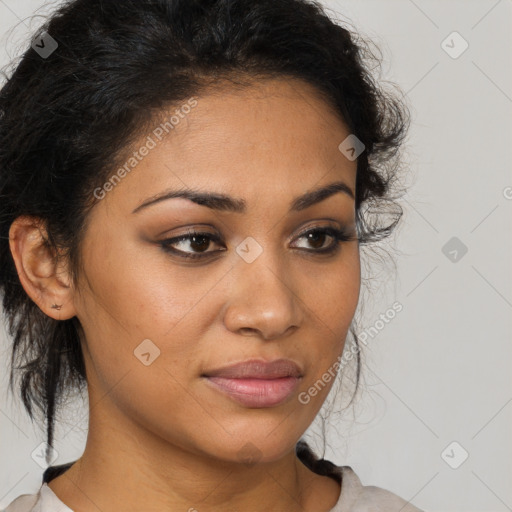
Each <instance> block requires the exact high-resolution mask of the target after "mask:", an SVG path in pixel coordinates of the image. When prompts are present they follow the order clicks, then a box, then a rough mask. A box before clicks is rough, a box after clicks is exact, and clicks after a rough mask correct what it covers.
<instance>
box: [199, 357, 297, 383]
mask: <svg viewBox="0 0 512 512" xmlns="http://www.w3.org/2000/svg"><path fill="white" fill-rule="evenodd" d="M203 376H206V377H224V378H231V379H278V378H280V377H302V371H301V369H300V368H299V366H298V365H297V364H296V363H294V362H293V361H292V360H290V359H275V360H274V361H265V360H263V359H249V360H247V361H242V362H241V363H236V364H232V365H229V366H224V367H222V368H217V369H215V370H209V371H206V372H204V373H203Z"/></svg>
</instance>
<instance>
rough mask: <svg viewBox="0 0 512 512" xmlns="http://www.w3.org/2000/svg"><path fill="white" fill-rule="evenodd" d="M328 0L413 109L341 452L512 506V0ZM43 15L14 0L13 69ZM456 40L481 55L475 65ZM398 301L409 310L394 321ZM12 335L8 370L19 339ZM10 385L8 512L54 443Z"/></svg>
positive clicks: (402, 478) (427, 485)
mask: <svg viewBox="0 0 512 512" xmlns="http://www.w3.org/2000/svg"><path fill="white" fill-rule="evenodd" d="M57 3H58V2H57ZM324 4H325V5H326V6H328V7H329V8H331V9H333V10H334V11H336V12H337V13H339V17H340V19H347V18H348V20H350V22H351V23H352V24H353V25H354V26H355V27H356V28H357V30H358V31H359V32H360V33H361V34H362V35H363V36H368V37H370V38H372V39H373V40H374V41H375V42H376V43H377V45H379V46H380V48H381V49H382V51H383V57H384V63H383V68H382V69H383V77H384V78H385V79H387V80H392V81H394V82H396V83H397V84H398V85H399V86H400V87H401V88H402V90H403V91H404V93H406V95H407V98H408V100H407V101H408V103H409V105H410V107H411V109H412V115H413V123H412V127H411V131H410V136H409V138H408V143H407V153H406V155H405V157H406V163H407V177H406V180H407V182H408V184H409V190H408V192H407V194H406V195H405V196H404V198H403V200H402V205H403V207H404V210H405V215H404V218H403V223H402V226H401V228H400V229H399V230H398V231H397V233H396V235H395V238H394V239H393V240H392V242H391V243H390V242H388V243H386V244H384V245H385V247H384V248H385V249H387V250H388V251H389V253H390V254H391V257H392V258H393V259H394V261H395V262H396V271H395V269H394V267H393V265H392V263H391V262H389V265H388V266H387V267H386V266H385V267H384V268H383V269H382V271H381V272H380V274H379V276H378V279H379V284H378V286H377V285H376V284H374V289H373V291H372V292H370V293H369V294H367V295H365V296H364V297H365V306H364V317H363V318H364V321H363V322H362V324H361V327H363V328H369V327H371V326H373V327H375V328H376V329H377V331H378V334H377V335H374V336H373V337H370V338H369V343H368V346H367V347H366V348H365V360H366V366H365V368H364V370H363V372H364V378H363V381H362V386H363V393H362V395H361V396H360V398H359V399H358V401H357V403H356V405H355V407H353V408H352V409H350V410H349V411H346V412H345V413H344V414H343V415H341V416H340V417H339V418H338V417H337V416H333V417H332V418H331V427H330V428H329V430H328V443H329V447H328V450H327V453H326V458H329V459H330V460H332V461H333V462H336V463H338V464H347V465H351V466H352V467H353V468H354V470H355V471H356V472H357V473H358V475H359V476H360V478H361V480H362V481H363V483H364V484H367V485H370V484H372V485H377V486H380V487H384V488H386V489H390V490H392V491H393V492H395V493H397V494H399V495H401V496H403V497H404V498H406V499H410V500H412V501H413V503H415V504H416V505H417V506H419V507H420V508H423V509H425V510H431V511H434V510H435V511H450V512H462V511H464V512H470V511H475V512H476V511H478V512H484V511H485V512H491V511H496V512H502V511H507V510H512V486H511V485H510V484H511V482H512V436H511V435H510V434H511V432H512V403H511V402H512V372H511V371H510V367H511V363H512V344H511V343H510V341H511V338H512V337H511V332H512V315H511V313H512V285H511V283H512V280H511V268H512V265H511V261H512V258H511V256H512V250H511V249H512V247H511V246H512V236H511V232H512V225H511V224H512V215H511V210H512V174H511V172H510V169H511V151H510V147H511V142H512V137H511V131H512V129H511V128H512V121H511V120H512V116H511V114H512V66H511V64H512V61H511V49H512V41H511V38H512V37H511V33H512V31H511V28H512V0H498V1H496V0H492V1H486V0H479V1H470V0H460V1H453V0H450V1H447V0H444V1H441V0H438V1H433V0H425V1H423V0H421V1H420V0H415V1H413V0H394V1H391V0H351V1H329V2H327V1H326V2H324ZM41 5H43V2H41V1H36V0H34V1H27V0H24V1H23V2H15V1H14V0H0V20H1V22H0V35H1V40H0V46H1V53H0V64H2V65H3V64H5V63H7V62H8V61H10V59H11V58H12V57H15V56H17V55H19V53H20V51H21V50H22V49H23V48H24V45H25V41H26V37H27V34H28V33H32V32H33V31H34V30H35V29H36V28H37V26H38V25H39V24H40V23H41V22H42V18H38V17H35V18H33V19H31V20H30V19H28V17H29V16H32V15H34V14H35V13H36V11H37V13H38V14H39V13H44V12H46V9H43V10H41V11H38V8H39V7H40V6H41ZM331 14H333V15H334V13H333V12H331ZM13 27H14V28H13ZM454 31H457V32H458V33H459V34H460V35H461V36H462V38H463V40H465V41H466V42H467V44H468V45H469V46H468V48H467V50H466V51H464V52H463V53H462V54H460V55H458V53H459V52H460V50H461V49H462V48H463V44H464V41H463V40H462V39H457V36H456V35H453V34H452V33H453V32H454ZM443 41H445V43H444V44H443V43H442V42H443ZM445 50H447V51H448V53H447V51H445ZM449 53H451V56H450V55H449ZM454 57H456V58H454ZM454 237H455V240H452V239H453V238H454ZM450 240H451V242H449V241H450ZM447 243H449V245H448V246H447V247H445V244H447ZM464 246H465V247H466V248H467V253H466V254H463V247H464ZM443 248H444V249H443ZM450 251H451V252H450ZM453 251H456V252H453ZM445 253H446V255H445ZM454 258H456V259H455V261H454ZM370 265H372V263H371V262H370ZM379 265H380V264H379ZM375 268H376V267H374V270H373V272H374V273H375ZM372 293H373V295H372ZM395 301H399V302H400V304H402V306H403V310H402V311H401V312H400V313H398V314H397V315H396V316H395V318H394V319H393V320H391V321H389V322H388V323H386V324H385V325H384V327H381V326H382V324H380V323H377V321H378V319H379V315H380V314H383V313H385V312H386V311H388V310H389V309H390V308H391V305H392V304H393V302H395ZM359 313H362V311H359ZM359 313H357V314H359ZM374 332H375V329H374ZM0 341H1V345H0V350H1V351H2V352H1V363H0V364H2V365H4V366H5V368H7V366H6V365H7V354H8V352H7V340H6V336H5V333H0ZM2 370H3V368H2ZM0 375H1V381H0V385H1V388H0V431H1V446H0V461H1V467H0V508H3V507H4V506H6V505H7V504H8V503H9V502H10V501H11V500H12V499H14V498H15V497H16V496H18V495H20V494H22V493H27V492H30V493H32V492H35V491H36V490H37V488H38V487H39V485H40V479H41V474H42V471H43V469H42V468H41V467H39V466H38V465H37V463H36V462H35V461H34V460H33V458H32V457H31V453H32V452H33V451H34V450H35V449H36V448H37V446H38V445H39V444H40V443H41V442H42V441H43V440H44V436H43V434H42V432H41V431H40V430H39V429H38V428H37V427H34V426H32V425H31V424H30V422H29V421H28V420H27V416H26V414H25V413H24V411H23V409H22V408H21V405H20V404H19V402H18V401H13V400H12V398H11V396H10V395H8V393H7V385H6V384H7V372H6V369H5V371H2V372H1V374H0ZM86 425H87V421H86V411H85V410H84V409H83V407H82V408H81V407H80V403H78V402H76V403H75V404H74V406H73V407H71V408H70V409H69V412H68V413H67V414H66V415H65V417H63V418H62V423H61V426H60V427H59V429H58V432H57V436H58V441H57V443H56V446H55V447H56V449H57V452H58V454H59V456H58V459H57V460H56V462H55V464H57V463H62V462H66V461H68V460H74V459H75V458H77V457H79V456H80V454H81V452H82V449H83V445H84V441H85V436H86V431H85V428H86ZM315 429H316V426H315V425H313V427H312V428H311V429H310V433H311V434H312V435H313V434H314V433H315ZM312 439H315V438H314V437H313V438H312ZM453 443H456V444H453ZM466 452H467V454H468V458H467V459H466V460H465V461H464V462H462V461H463V459H464V456H465V454H466ZM36 454H37V451H36ZM36 458H37V457H36ZM455 467H456V469H454V468H455Z"/></svg>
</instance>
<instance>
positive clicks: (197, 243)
mask: <svg viewBox="0 0 512 512" xmlns="http://www.w3.org/2000/svg"><path fill="white" fill-rule="evenodd" d="M212 242H215V243H217V244H220V243H221V242H222V241H221V239H220V237H219V236H218V235H215V234H213V233H206V232H198V231H193V230H189V231H187V233H186V234H184V235H180V236H177V237H175V238H169V239H168V240H162V241H161V242H160V246H161V247H162V249H163V250H164V251H166V252H170V253H172V254H176V255H177V256H180V257H182V258H196V259H198V258H205V257H207V255H208V254H212V253H216V252H221V251H207V249H208V248H209V247H210V245H211V243H212ZM176 245H179V246H181V247H187V245H188V246H189V248H191V249H192V252H188V251H183V250H181V249H175V248H174V246H176ZM194 251H197V252H194ZM205 253H206V255H205V256H203V254H205Z"/></svg>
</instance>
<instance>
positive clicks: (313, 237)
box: [298, 227, 353, 254]
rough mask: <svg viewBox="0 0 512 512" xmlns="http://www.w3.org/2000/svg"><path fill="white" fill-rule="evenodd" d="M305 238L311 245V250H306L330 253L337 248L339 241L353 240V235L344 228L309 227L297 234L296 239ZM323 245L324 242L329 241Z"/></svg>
mask: <svg viewBox="0 0 512 512" xmlns="http://www.w3.org/2000/svg"><path fill="white" fill-rule="evenodd" d="M302 238H303V239H305V240H306V242H307V243H308V244H311V245H312V246H313V250H311V249H309V250H308V249H306V250H307V252H313V253H315V252H316V253H320V254H330V253H333V252H336V251H337V250H338V249H339V245H340V243H341V242H348V241H350V240H353V237H352V236H351V235H350V233H348V231H347V230H345V229H336V228H333V227H324V228H314V229H309V230H307V231H305V232H304V233H302V234H301V235H299V237H298V239H302ZM329 239H330V240H331V241H330V243H327V245H325V242H326V241H327V242H329Z"/></svg>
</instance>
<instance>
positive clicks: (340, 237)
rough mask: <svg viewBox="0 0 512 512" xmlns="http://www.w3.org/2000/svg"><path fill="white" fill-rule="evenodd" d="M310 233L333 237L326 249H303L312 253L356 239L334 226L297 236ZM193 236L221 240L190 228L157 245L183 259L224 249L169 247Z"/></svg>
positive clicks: (328, 251) (330, 251)
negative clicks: (200, 249)
mask: <svg viewBox="0 0 512 512" xmlns="http://www.w3.org/2000/svg"><path fill="white" fill-rule="evenodd" d="M311 233H321V234H325V235H328V236H330V237H331V238H332V239H333V242H332V244H331V245H330V246H329V247H328V248H327V249H319V250H318V249H311V250H308V249H303V250H305V251H306V252H309V253H314V254H321V255H326V254H334V253H335V252H337V251H338V249H339V245H340V243H341V242H349V241H351V240H356V239H357V237H354V236H353V235H352V234H350V233H349V232H348V231H347V230H346V229H336V228H332V227H324V228H313V229H309V230H307V231H304V232H302V233H301V234H300V235H299V236H298V238H304V237H306V236H307V235H309V234H311ZM194 237H197V238H206V239H208V240H210V241H211V242H215V243H221V242H222V239H221V238H220V237H219V236H218V235H215V234H213V233H208V232H199V231H193V230H190V231H187V233H186V234H184V235H180V236H177V237H174V238H169V239H167V240H162V241H161V242H159V245H160V247H161V248H162V249H163V250H164V251H165V252H167V253H171V254H175V255H176V256H178V257H180V258H184V259H195V260H198V259H205V258H208V257H209V256H208V255H212V254H215V253H218V252H224V251H208V252H203V253H187V252H185V251H180V250H178V249H173V248H172V247H170V246H171V245H173V244H176V243H178V242H183V241H186V240H190V239H192V238H194Z"/></svg>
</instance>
